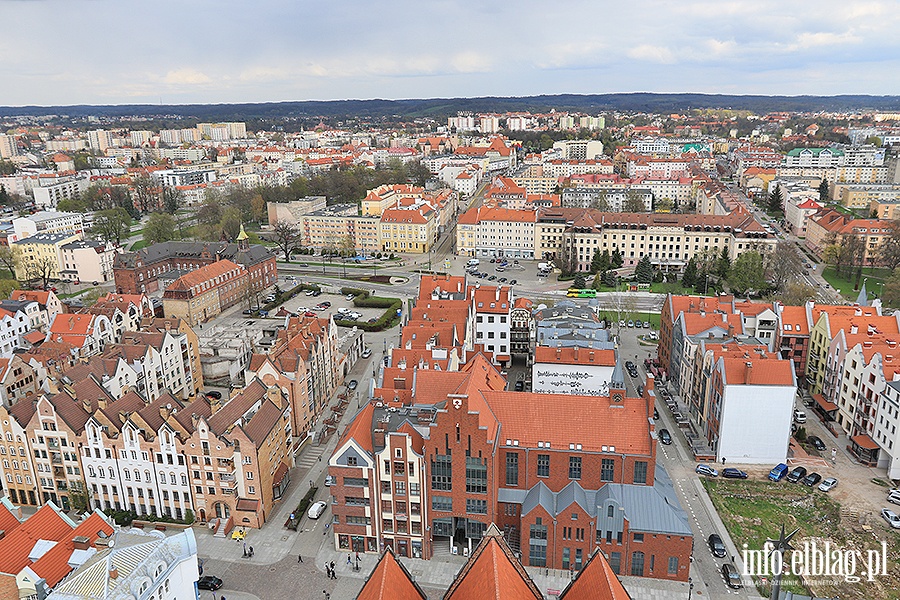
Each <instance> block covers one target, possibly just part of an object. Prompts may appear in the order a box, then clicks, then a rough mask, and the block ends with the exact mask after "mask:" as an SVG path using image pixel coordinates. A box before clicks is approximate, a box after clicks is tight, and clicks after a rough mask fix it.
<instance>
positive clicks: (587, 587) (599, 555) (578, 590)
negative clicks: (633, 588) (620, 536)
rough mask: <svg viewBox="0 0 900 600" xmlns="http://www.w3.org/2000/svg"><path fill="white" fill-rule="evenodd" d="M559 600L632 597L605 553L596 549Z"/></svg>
mask: <svg viewBox="0 0 900 600" xmlns="http://www.w3.org/2000/svg"><path fill="white" fill-rule="evenodd" d="M559 600H631V596H629V595H628V591H627V590H626V589H625V586H624V585H622V582H621V581H620V580H619V577H618V576H617V575H616V573H615V572H614V571H613V570H612V567H611V566H609V561H607V560H606V557H605V556H603V552H601V551H600V549H599V548H596V549H595V550H594V553H593V554H592V555H591V558H590V559H588V562H587V564H586V565H584V568H583V569H581V571H579V572H578V575H576V576H575V579H574V580H572V581H571V582H570V583H569V585H567V586H566V589H564V590H563V593H562V594H560V596H559Z"/></svg>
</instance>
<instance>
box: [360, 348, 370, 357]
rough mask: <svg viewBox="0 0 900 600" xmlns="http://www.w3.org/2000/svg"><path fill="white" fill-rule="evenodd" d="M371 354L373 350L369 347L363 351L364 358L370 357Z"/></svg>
mask: <svg viewBox="0 0 900 600" xmlns="http://www.w3.org/2000/svg"><path fill="white" fill-rule="evenodd" d="M370 356H372V351H371V350H369V349H368V348H366V349H365V350H363V353H362V357H363V358H369V357H370Z"/></svg>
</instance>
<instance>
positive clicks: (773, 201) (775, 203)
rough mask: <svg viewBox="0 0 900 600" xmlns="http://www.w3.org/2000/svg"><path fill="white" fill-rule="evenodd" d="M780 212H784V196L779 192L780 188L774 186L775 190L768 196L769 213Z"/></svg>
mask: <svg viewBox="0 0 900 600" xmlns="http://www.w3.org/2000/svg"><path fill="white" fill-rule="evenodd" d="M782 210H784V194H783V193H782V191H781V186H780V185H776V186H775V189H774V190H772V192H771V193H770V194H769V211H770V212H781V211H782Z"/></svg>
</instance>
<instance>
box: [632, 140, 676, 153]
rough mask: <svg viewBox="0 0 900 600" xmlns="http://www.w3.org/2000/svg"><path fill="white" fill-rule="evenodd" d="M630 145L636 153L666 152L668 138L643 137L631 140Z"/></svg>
mask: <svg viewBox="0 0 900 600" xmlns="http://www.w3.org/2000/svg"><path fill="white" fill-rule="evenodd" d="M631 147H632V148H634V151H635V152H637V153H638V154H668V153H669V140H668V139H667V138H660V137H645V138H639V139H636V140H631Z"/></svg>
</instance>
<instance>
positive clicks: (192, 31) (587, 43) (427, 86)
mask: <svg viewBox="0 0 900 600" xmlns="http://www.w3.org/2000/svg"><path fill="white" fill-rule="evenodd" d="M0 23H2V24H3V26H2V29H0V32H2V33H0V105H29V104H38V105H60V104H63V105H64V104H129V103H143V102H148V103H160V102H162V103H166V104H180V103H218V102H267V101H285V100H336V99H347V98H392V99H395V98H430V97H456V96H487V95H497V96H520V95H532V94H556V93H584V94H587V93H608V92H634V91H650V92H705V93H726V94H731V93H735V94H788V95H797V94H816V95H833V94H900V76H898V74H900V35H898V31H900V2H898V1H897V0H871V1H853V0H818V1H817V2H814V3H810V2H803V1H800V0H778V1H775V0H754V1H751V0H736V1H730V0H708V1H701V2H692V1H688V0H682V1H681V2H677V1H653V0H634V1H632V2H619V1H617V2H611V1H608V0H593V1H579V0H571V1H570V0H557V1H546V0H544V1H532V0H516V1H515V2H511V1H509V0H469V1H464V0H318V1H315V2H313V1H310V0H249V1H248V0H244V1H241V2H237V1H234V0H179V1H177V2H176V1H172V0H150V1H146V0H145V1H142V2H136V1H133V0H0Z"/></svg>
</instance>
